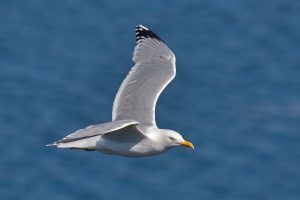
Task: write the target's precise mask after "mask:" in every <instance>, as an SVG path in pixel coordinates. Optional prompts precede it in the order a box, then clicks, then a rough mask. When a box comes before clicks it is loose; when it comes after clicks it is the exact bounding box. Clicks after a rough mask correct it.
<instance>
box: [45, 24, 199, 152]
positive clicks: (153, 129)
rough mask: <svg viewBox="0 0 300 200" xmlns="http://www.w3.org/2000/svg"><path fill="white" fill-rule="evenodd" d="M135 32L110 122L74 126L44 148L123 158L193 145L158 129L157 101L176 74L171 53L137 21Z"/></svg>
mask: <svg viewBox="0 0 300 200" xmlns="http://www.w3.org/2000/svg"><path fill="white" fill-rule="evenodd" d="M135 31H136V46H135V48H134V52H133V58H132V59H133V61H134V63H135V65H134V66H133V67H132V69H131V70H130V72H129V74H128V75H127V77H126V78H125V80H124V81H123V83H122V84H121V87H120V88H119V91H118V93H117V95H116V97H115V100H114V103H113V109H112V121H111V122H107V123H102V124H97V125H92V126H88V127H86V128H84V129H80V130H78V131H76V132H74V133H72V134H70V135H68V136H66V137H65V138H63V139H61V140H59V141H57V142H54V143H52V144H49V145H47V146H56V147H58V148H69V149H81V150H88V151H99V152H102V153H107V154H113V155H120V156H128V157H144V156H153V155H158V154H161V153H163V152H165V151H166V150H168V149H171V148H173V147H177V146H184V147H188V148H191V149H194V146H193V144H192V143H191V142H188V141H186V140H184V139H183V138H182V136H181V135H180V134H179V133H177V132H176V131H173V130H168V129H159V128H158V127H157V126H156V122H155V105H156V102H157V99H158V97H159V95H160V93H161V92H162V91H163V89H164V88H165V87H166V86H167V85H168V84H169V83H170V82H171V80H172V79H173V78H174V77H175V74H176V66H175V55H174V54H173V52H172V51H171V50H170V49H169V48H168V47H167V45H166V44H165V42H164V41H163V40H162V39H161V38H160V37H159V36H157V35H156V34H155V33H154V32H152V31H151V30H149V29H148V28H146V27H145V26H143V25H138V26H136V30H135Z"/></svg>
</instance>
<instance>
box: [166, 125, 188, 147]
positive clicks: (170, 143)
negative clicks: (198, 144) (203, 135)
mask: <svg viewBox="0 0 300 200" xmlns="http://www.w3.org/2000/svg"><path fill="white" fill-rule="evenodd" d="M162 131H163V133H162V134H160V135H161V136H162V137H163V138H162V140H163V141H164V144H165V145H166V146H167V147H175V146H184V147H188V148H191V149H194V145H193V144H192V143H191V142H189V141H186V140H184V139H183V138H182V136H181V135H180V134H179V133H177V132H176V131H172V130H166V129H163V130H162Z"/></svg>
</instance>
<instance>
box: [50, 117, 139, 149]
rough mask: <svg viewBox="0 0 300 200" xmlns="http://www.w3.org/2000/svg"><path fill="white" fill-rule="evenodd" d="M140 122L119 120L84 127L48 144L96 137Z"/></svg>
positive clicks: (53, 144)
mask: <svg viewBox="0 0 300 200" xmlns="http://www.w3.org/2000/svg"><path fill="white" fill-rule="evenodd" d="M138 124H139V122H137V121H134V120H118V121H113V122H107V123H102V124H97V125H91V126H88V127H86V128H84V129H79V130H78V131H76V132H74V133H72V134H70V135H67V136H66V137H64V138H63V139H61V140H59V141H57V142H54V143H52V144H48V145H47V146H55V145H58V144H62V143H68V142H73V141H77V140H82V139H86V138H90V137H95V136H98V135H104V134H108V133H111V132H113V131H116V130H120V129H122V128H125V127H128V126H132V125H138Z"/></svg>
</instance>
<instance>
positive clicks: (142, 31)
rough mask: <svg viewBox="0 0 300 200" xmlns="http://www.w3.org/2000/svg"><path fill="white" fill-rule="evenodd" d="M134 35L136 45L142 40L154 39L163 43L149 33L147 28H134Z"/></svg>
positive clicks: (140, 26) (153, 34) (152, 33)
mask: <svg viewBox="0 0 300 200" xmlns="http://www.w3.org/2000/svg"><path fill="white" fill-rule="evenodd" d="M135 34H136V43H137V44H138V43H140V42H141V41H142V39H144V38H155V39H157V40H158V41H161V42H163V43H164V41H163V40H162V39H161V38H160V37H159V36H158V35H156V34H155V33H154V32H153V31H151V30H150V29H148V28H147V27H145V26H143V25H137V26H136V28H135Z"/></svg>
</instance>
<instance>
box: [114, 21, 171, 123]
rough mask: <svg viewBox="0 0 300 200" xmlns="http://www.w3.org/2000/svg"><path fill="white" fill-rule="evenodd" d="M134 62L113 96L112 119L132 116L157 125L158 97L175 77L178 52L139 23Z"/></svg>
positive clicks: (130, 117) (137, 119)
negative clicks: (176, 54) (156, 109)
mask: <svg viewBox="0 0 300 200" xmlns="http://www.w3.org/2000/svg"><path fill="white" fill-rule="evenodd" d="M136 42H137V44H136V46H135V49H134V53H133V58H132V59H133V61H134V62H135V65H134V66H133V67H132V69H131V70H130V72H129V74H128V75H127V77H126V78H125V80H124V81H123V83H122V85H121V87H120V89H119V91H118V93H117V95H116V97H115V100H114V105H113V111H112V120H122V119H130V120H136V121H139V122H140V124H141V125H143V126H156V123H155V105H156V101H157V99H158V97H159V95H160V93H161V92H162V91H163V89H164V88H165V87H166V86H167V85H168V83H169V82H170V81H171V80H172V79H173V78H174V77H175V74H176V66H175V55H174V54H173V52H172V51H171V50H170V49H169V48H168V47H167V45H166V44H165V43H164V42H163V41H162V39H160V38H159V37H158V36H157V35H156V34H155V33H153V32H152V31H151V30H149V29H148V28H146V27H144V26H142V25H139V26H137V27H136Z"/></svg>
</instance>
